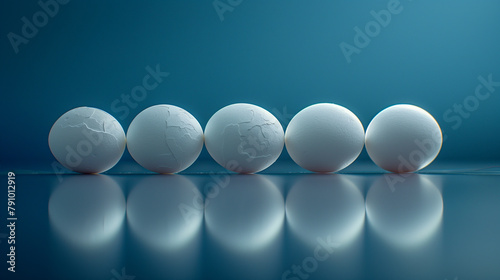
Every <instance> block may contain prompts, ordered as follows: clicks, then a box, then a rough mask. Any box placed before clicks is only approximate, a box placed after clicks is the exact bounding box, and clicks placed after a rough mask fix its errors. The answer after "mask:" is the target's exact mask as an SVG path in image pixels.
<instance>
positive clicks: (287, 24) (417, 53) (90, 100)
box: [0, 0, 500, 167]
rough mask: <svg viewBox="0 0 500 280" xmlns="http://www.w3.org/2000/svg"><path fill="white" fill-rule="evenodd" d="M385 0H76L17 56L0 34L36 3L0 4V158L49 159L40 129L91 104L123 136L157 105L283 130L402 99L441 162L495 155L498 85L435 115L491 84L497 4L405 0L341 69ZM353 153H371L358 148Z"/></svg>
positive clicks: (203, 119)
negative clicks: (335, 112) (157, 76)
mask: <svg viewBox="0 0 500 280" xmlns="http://www.w3.org/2000/svg"><path fill="white" fill-rule="evenodd" d="M221 1H222V2H223V3H227V2H226V0H221ZM230 2H231V3H233V4H235V3H236V4H238V1H230ZM389 2H391V1H293V0H290V1H246V0H244V1H242V2H241V3H239V5H235V6H234V7H231V9H232V10H231V11H226V12H224V13H223V14H222V17H220V16H219V15H218V13H217V11H216V9H215V8H214V5H213V1H76V0H74V1H70V2H69V3H68V4H65V5H60V6H59V11H58V12H57V13H56V15H55V16H54V17H50V18H49V19H48V23H47V24H46V25H45V26H43V27H41V28H39V30H38V33H37V34H36V35H35V36H34V37H33V38H30V39H29V40H28V43H27V44H21V45H19V51H18V53H17V54H16V52H15V51H14V48H13V46H12V45H11V43H10V41H9V38H8V34H9V33H10V32H13V33H15V34H18V35H21V34H22V32H21V28H22V26H23V22H22V21H21V18H22V17H26V18H28V19H29V20H30V21H31V22H33V15H34V14H35V13H36V12H38V11H40V10H42V8H41V6H40V5H39V4H38V3H37V1H15V0H6V1H2V4H1V8H0V21H1V24H0V34H1V35H2V36H3V38H2V39H1V40H0V53H1V71H2V75H1V83H0V92H1V94H2V101H1V104H2V110H1V114H2V115H1V119H2V122H1V130H2V139H1V140H0V141H1V144H2V145H0V149H1V162H0V164H1V165H2V166H4V167H5V166H7V167H8V166H9V165H11V164H15V163H26V162H37V163H39V164H50V163H51V162H52V161H53V157H52V155H51V154H50V150H49V148H48V144H47V137H48V133H49V130H50V128H51V126H52V124H53V123H54V122H55V120H56V119H57V118H58V117H59V116H60V115H62V114H63V113H64V112H66V111H68V110H70V109H72V108H75V107H79V106H92V107H97V108H101V109H103V110H105V111H107V112H109V113H111V114H112V115H114V116H115V117H116V118H117V119H118V120H119V121H120V122H121V124H122V126H123V128H124V130H125V131H126V130H127V128H128V125H129V124H130V122H131V121H132V119H133V117H134V116H135V115H136V114H138V113H139V112H140V111H141V110H143V109H145V108H147V107H149V106H152V105H155V104H161V103H164V104H173V105H177V106H180V107H183V108H184V109H186V110H188V111H189V112H191V113H192V114H193V115H194V116H195V117H196V118H197V119H198V120H199V122H200V124H201V125H202V126H203V127H204V126H205V124H206V123H207V121H208V119H209V118H210V116H211V115H212V114H213V113H215V112H216V111H217V110H218V109H220V108H221V107H223V106H226V105H228V104H231V103H236V102H249V103H254V104H257V105H260V106H262V107H264V108H266V109H267V110H269V111H271V112H272V113H274V114H275V115H276V116H277V117H278V119H279V120H280V121H281V122H282V124H283V126H284V127H286V124H287V123H288V121H289V120H290V118H291V117H292V115H293V114H295V113H297V112H298V111H300V110H301V109H302V108H304V107H306V106H308V105H311V104H314V103H317V102H333V103H337V104H340V105H343V106H345V107H347V108H349V109H350V110H351V111H353V112H354V113H355V114H356V115H357V116H358V117H359V118H360V120H361V122H362V123H363V125H364V127H365V129H366V127H367V126H368V124H369V122H370V120H371V119H372V118H373V117H374V116H375V115H376V114H377V113H378V112H379V111H380V110H382V109H384V108H385V107H388V106H390V105H393V104H397V103H411V104H415V105H417V106H420V107H422V108H424V109H426V110H427V111H428V112H430V113H431V114H432V115H433V116H434V117H435V118H436V120H437V121H438V122H439V124H440V125H441V128H442V130H443V133H444V134H445V135H446V136H447V138H446V141H445V143H444V145H443V149H442V151H441V154H440V155H439V156H438V158H437V160H438V161H440V160H498V159H499V158H500V149H499V146H498V144H499V140H498V136H499V129H500V121H499V120H500V111H499V110H498V104H500V103H499V102H500V87H497V88H496V91H494V92H492V93H491V95H490V97H489V98H487V99H486V100H482V101H480V102H479V106H478V107H477V109H475V110H472V112H470V115H468V117H458V116H459V115H458V114H457V113H454V112H452V113H450V115H449V116H450V117H451V116H453V117H454V118H455V119H454V120H453V121H452V120H451V119H448V120H446V119H445V117H444V114H445V113H446V112H447V110H450V109H452V110H453V106H454V104H462V103H463V102H464V100H466V98H469V99H468V100H471V97H470V96H473V94H474V90H475V88H476V86H478V85H479V84H480V82H479V81H478V77H479V76H483V77H485V78H487V77H488V75H490V74H491V75H492V79H493V80H494V81H500V51H499V50H500V48H499V46H500V17H499V11H500V2H499V1H493V0H492V1H451V0H447V1H408V0H406V1H401V2H400V9H401V8H402V10H401V12H400V13H399V14H393V15H392V17H391V21H390V22H389V24H388V25H387V26H386V27H382V28H381V30H380V32H378V33H377V34H376V36H374V37H373V38H371V41H370V43H369V44H368V45H367V46H366V47H364V48H361V49H360V52H359V53H358V54H353V55H352V56H351V57H350V58H351V62H350V63H348V61H347V60H346V58H345V57H344V55H343V53H342V51H341V48H340V47H339V45H340V44H341V43H342V42H346V43H348V44H351V45H353V44H354V36H355V31H354V28H355V27H359V28H361V29H364V28H365V26H366V24H367V23H369V22H370V21H372V20H374V18H373V16H372V15H371V14H370V11H372V10H374V11H376V12H378V11H380V10H382V9H387V5H388V3H389ZM227 5H229V4H227ZM221 19H222V20H221ZM156 65H159V67H160V69H161V71H165V72H169V73H170V75H169V76H168V77H167V78H165V79H164V80H163V82H162V83H160V84H159V86H158V87H157V88H155V89H154V90H152V91H150V92H148V94H147V97H146V98H145V99H144V100H142V101H140V102H138V105H137V107H135V108H129V109H130V112H129V113H128V114H124V113H123V111H121V112H118V111H117V110H113V109H112V104H113V102H120V101H116V100H120V98H121V96H122V95H123V94H125V95H127V94H128V95H129V94H130V93H131V90H132V88H134V87H135V86H137V85H141V84H142V79H143V77H144V76H145V75H146V74H147V71H146V70H145V68H146V67H147V66H151V67H152V68H155V66H156ZM120 104H121V105H124V104H123V103H120ZM471 104H472V103H471ZM115 109H116V108H115ZM457 118H458V119H460V120H461V123H460V124H459V123H458V120H457ZM202 157H203V158H208V153H206V151H204V152H203V154H202ZM282 157H284V158H287V157H288V155H287V154H286V152H285V153H284V154H283V156H282ZM360 158H361V159H368V156H367V154H366V152H365V151H363V153H362V155H361V156H360ZM124 159H130V156H129V155H128V152H126V153H125V155H124Z"/></svg>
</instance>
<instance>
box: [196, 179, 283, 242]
mask: <svg viewBox="0 0 500 280" xmlns="http://www.w3.org/2000/svg"><path fill="white" fill-rule="evenodd" d="M212 194H213V195H210V193H208V197H207V199H206V202H205V203H206V207H205V222H206V227H207V231H208V233H209V234H211V235H212V236H213V237H214V238H216V239H217V240H218V241H219V242H220V243H221V244H223V245H225V246H227V247H228V248H230V249H236V250H243V251H253V250H258V249H260V248H262V247H264V246H266V245H268V244H269V243H270V242H271V241H272V240H273V239H274V238H275V237H276V236H277V235H278V233H279V232H280V230H281V229H282V226H283V221H284V215H285V210H284V199H283V195H282V194H281V192H280V191H279V190H278V188H277V187H276V185H274V184H273V183H272V182H271V181H270V180H268V179H267V178H265V177H263V176H262V175H255V174H253V175H231V176H228V178H227V180H226V183H225V184H224V186H223V188H222V187H221V188H220V189H219V190H218V191H217V192H212ZM210 196H212V197H210Z"/></svg>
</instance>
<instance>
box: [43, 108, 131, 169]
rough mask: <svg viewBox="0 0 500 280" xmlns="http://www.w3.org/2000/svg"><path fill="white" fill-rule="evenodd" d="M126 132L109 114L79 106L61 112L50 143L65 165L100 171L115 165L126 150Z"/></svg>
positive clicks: (58, 158)
mask: <svg viewBox="0 0 500 280" xmlns="http://www.w3.org/2000/svg"><path fill="white" fill-rule="evenodd" d="M125 145H126V139H125V133H124V132H123V128H122V127H121V125H120V123H119V122H118V121H117V120H116V119H115V118H113V116H111V115H110V114H108V113H106V112H104V111H102V110H100V109H96V108H90V107H79V108H75V109H73V110H70V111H68V112H66V113H64V115H62V116H61V117H60V118H59V119H57V121H56V122H55V123H54V125H53V126H52V129H51V130H50V133H49V147H50V151H51V152H52V154H53V155H54V157H55V158H56V159H57V161H59V162H60V163H61V164H62V165H63V166H64V167H66V168H68V169H71V170H73V171H76V172H81V173H100V172H104V171H106V170H108V169H110V168H111V167H113V166H114V165H115V164H116V163H117V162H118V161H119V160H120V158H121V157H122V155H123V152H124V150H125Z"/></svg>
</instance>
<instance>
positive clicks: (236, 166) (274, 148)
mask: <svg viewBox="0 0 500 280" xmlns="http://www.w3.org/2000/svg"><path fill="white" fill-rule="evenodd" d="M205 145H206V147H207V150H208V152H209V153H210V155H211V156H212V157H213V158H214V160H215V161H216V162H217V163H219V164H220V165H222V166H223V167H225V168H226V169H228V170H231V171H234V172H239V173H254V172H259V171H261V170H264V169H266V168H267V167H269V166H270V165H271V164H273V163H274V162H275V161H276V159H277V158H278V157H279V155H280V154H281V151H282V150H283V145H284V132H283V128H282V127H281V124H280V122H279V121H278V120H277V119H276V117H274V116H273V115H272V114H271V113H269V112H268V111H266V110H265V109H263V108H261V107H259V106H255V105H252V104H246V103H238V104H232V105H229V106H226V107H224V108H222V109H220V110H219V111H217V112H216V113H215V114H214V115H213V116H212V117H211V118H210V120H209V121H208V123H207V126H206V128H205Z"/></svg>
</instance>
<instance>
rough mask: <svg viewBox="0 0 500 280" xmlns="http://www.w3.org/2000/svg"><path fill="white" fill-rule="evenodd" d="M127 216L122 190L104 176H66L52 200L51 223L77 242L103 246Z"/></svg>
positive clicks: (62, 233) (50, 202)
mask: <svg viewBox="0 0 500 280" xmlns="http://www.w3.org/2000/svg"><path fill="white" fill-rule="evenodd" d="M124 217H125V197H124V195H123V192H122V190H121V188H120V187H119V186H118V184H117V183H116V182H115V181H114V180H113V179H111V178H110V177H108V176H105V175H84V176H83V175H80V176H70V177H65V178H64V180H63V181H62V183H61V184H60V185H59V186H58V187H57V188H56V189H55V190H54V191H53V192H52V194H51V196H50V199H49V220H50V223H51V225H52V226H53V228H54V229H55V230H56V231H57V232H58V233H60V234H61V235H62V236H63V237H64V238H65V239H66V240H67V241H69V242H71V243H73V244H75V245H80V246H86V247H87V246H90V247H93V246H100V245H102V244H103V243H105V242H106V241H109V240H110V239H112V238H113V237H114V236H116V234H117V233H118V232H119V231H120V229H121V228H122V225H123V221H124Z"/></svg>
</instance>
